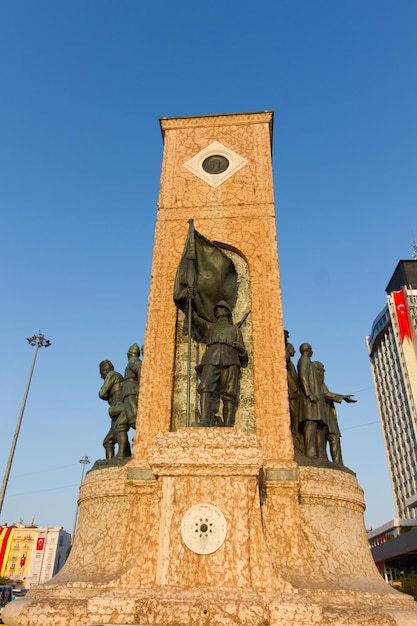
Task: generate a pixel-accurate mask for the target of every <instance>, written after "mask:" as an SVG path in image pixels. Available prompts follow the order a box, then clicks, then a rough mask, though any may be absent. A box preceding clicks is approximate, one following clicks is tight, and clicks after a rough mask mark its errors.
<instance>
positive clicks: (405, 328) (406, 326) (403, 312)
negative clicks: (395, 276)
mask: <svg viewBox="0 0 417 626" xmlns="http://www.w3.org/2000/svg"><path fill="white" fill-rule="evenodd" d="M392 295H393V296H394V304H395V312H396V314H397V322H398V328H399V329H400V337H401V343H403V341H404V337H405V336H406V335H407V336H408V337H410V339H411V327H410V320H409V317H408V313H407V304H406V302H405V295H404V291H403V290H401V291H393V292H392Z"/></svg>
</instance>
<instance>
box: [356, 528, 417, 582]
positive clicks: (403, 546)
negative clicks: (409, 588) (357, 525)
mask: <svg viewBox="0 0 417 626" xmlns="http://www.w3.org/2000/svg"><path fill="white" fill-rule="evenodd" d="M368 541H369V545H370V546H371V553H372V556H373V559H374V561H375V564H376V566H377V568H378V570H379V572H380V574H381V575H382V576H383V578H385V580H386V581H387V583H390V584H391V585H393V586H394V587H395V586H398V587H400V586H401V579H402V578H404V577H406V576H409V575H410V574H416V573H417V525H416V522H415V521H414V520H410V519H394V520H391V521H390V522H387V523H386V524H384V525H383V526H380V527H379V528H375V530H368Z"/></svg>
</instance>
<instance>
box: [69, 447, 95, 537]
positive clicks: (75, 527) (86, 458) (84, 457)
mask: <svg viewBox="0 0 417 626" xmlns="http://www.w3.org/2000/svg"><path fill="white" fill-rule="evenodd" d="M79 463H82V464H83V470H82V472H81V480H80V486H81V485H82V482H83V480H84V473H85V466H86V465H87V464H88V463H91V461H90V459H89V458H88V456H83V457H82V458H81V459H80V460H79ZM79 509H80V507H79V506H78V502H77V508H76V509H75V519H74V528H73V529H72V537H71V541H72V543H74V537H75V531H76V530H77V522H78V512H79Z"/></svg>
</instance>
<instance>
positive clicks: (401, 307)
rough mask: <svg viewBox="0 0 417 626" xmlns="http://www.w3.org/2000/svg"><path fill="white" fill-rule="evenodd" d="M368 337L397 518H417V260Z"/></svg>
mask: <svg viewBox="0 0 417 626" xmlns="http://www.w3.org/2000/svg"><path fill="white" fill-rule="evenodd" d="M386 293H387V303H386V305H385V307H384V308H383V310H382V311H381V313H380V314H379V315H378V316H377V318H376V319H375V321H374V323H373V325H372V331H371V334H370V336H369V337H367V344H368V351H369V358H370V362H371V369H372V376H373V379H374V385H375V391H376V398H377V403H378V408H379V414H380V418H381V425H382V432H383V436H384V442H385V450H386V454H387V460H388V467H389V473H390V476H391V484H392V490H393V494H394V501H395V507H396V514H397V517H398V518H405V519H407V518H408V519H409V518H413V519H415V518H416V517H417V513H416V508H415V507H417V255H416V252H415V254H414V259H411V260H406V261H400V262H399V263H398V265H397V267H396V268H395V271H394V273H393V275H392V277H391V279H390V281H389V283H388V285H387V287H386Z"/></svg>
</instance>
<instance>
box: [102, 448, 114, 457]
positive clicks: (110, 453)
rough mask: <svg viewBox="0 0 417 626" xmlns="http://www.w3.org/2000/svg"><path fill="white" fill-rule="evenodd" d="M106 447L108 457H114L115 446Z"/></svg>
mask: <svg viewBox="0 0 417 626" xmlns="http://www.w3.org/2000/svg"><path fill="white" fill-rule="evenodd" d="M104 449H105V451H106V459H107V460H109V459H112V458H113V457H114V446H106V447H105V448H104Z"/></svg>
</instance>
